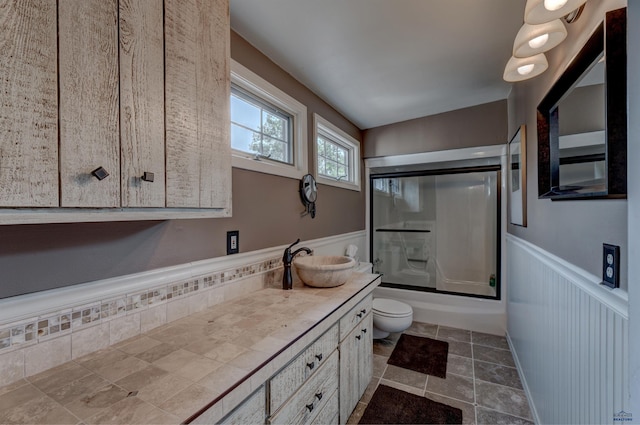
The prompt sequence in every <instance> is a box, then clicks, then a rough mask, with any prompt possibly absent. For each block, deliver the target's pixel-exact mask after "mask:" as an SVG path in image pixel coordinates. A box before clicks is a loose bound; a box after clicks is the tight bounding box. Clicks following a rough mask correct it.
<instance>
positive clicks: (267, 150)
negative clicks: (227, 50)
mask: <svg viewBox="0 0 640 425" xmlns="http://www.w3.org/2000/svg"><path fill="white" fill-rule="evenodd" d="M306 129H307V108H306V107H305V106H304V105H303V104H301V103H300V102H298V101H296V100H295V99H293V98H291V97H290V96H289V95H287V94H286V93H284V92H282V91H281V90H279V89H278V88H276V87H274V86H273V85H271V84H270V83H268V82H266V81H265V80H263V79H262V78H260V77H259V76H257V75H256V74H254V73H253V72H251V71H249V70H248V69H247V68H245V67H243V66H242V65H240V64H238V63H237V62H235V61H232V64H231V148H232V152H233V157H232V163H233V166H234V167H237V168H244V169H248V170H253V171H259V172H263V173H269V174H276V175H281V176H285V177H291V178H301V177H302V176H303V175H305V174H307V170H308V167H307V142H306V141H307V134H306V133H307V130H306Z"/></svg>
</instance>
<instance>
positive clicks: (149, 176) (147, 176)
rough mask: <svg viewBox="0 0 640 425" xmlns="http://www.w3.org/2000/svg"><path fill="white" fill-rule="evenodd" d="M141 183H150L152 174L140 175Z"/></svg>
mask: <svg viewBox="0 0 640 425" xmlns="http://www.w3.org/2000/svg"><path fill="white" fill-rule="evenodd" d="M140 178H141V179H142V180H143V181H145V182H150V183H152V182H153V180H154V175H153V173H150V172H148V171H145V172H144V174H143V175H142V177H140Z"/></svg>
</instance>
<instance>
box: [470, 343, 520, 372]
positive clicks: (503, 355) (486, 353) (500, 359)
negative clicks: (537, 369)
mask: <svg viewBox="0 0 640 425" xmlns="http://www.w3.org/2000/svg"><path fill="white" fill-rule="evenodd" d="M473 359H474V360H481V361H483V362H489V363H496V364H500V365H503V366H509V367H516V364H515V362H514V361H513V356H512V355H511V351H509V350H501V349H499V348H492V347H485V346H482V345H474V346H473Z"/></svg>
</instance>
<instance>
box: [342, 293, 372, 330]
mask: <svg viewBox="0 0 640 425" xmlns="http://www.w3.org/2000/svg"><path fill="white" fill-rule="evenodd" d="M372 306H373V295H372V294H369V295H367V296H366V297H365V298H364V299H363V300H362V301H360V302H359V303H358V304H356V306H355V307H353V308H352V309H351V310H349V312H348V313H347V314H345V315H344V316H342V318H341V319H340V341H342V340H343V339H344V338H345V337H346V336H347V335H348V334H349V332H351V330H352V329H353V328H354V327H356V326H357V325H358V323H360V322H361V321H362V319H364V317H365V316H366V315H367V313H369V312H370V311H371V307H372Z"/></svg>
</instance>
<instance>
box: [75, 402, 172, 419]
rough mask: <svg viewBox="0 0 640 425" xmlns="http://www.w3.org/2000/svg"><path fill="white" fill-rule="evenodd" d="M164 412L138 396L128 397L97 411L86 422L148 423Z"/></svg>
mask: <svg viewBox="0 0 640 425" xmlns="http://www.w3.org/2000/svg"><path fill="white" fill-rule="evenodd" d="M160 413H163V412H162V411H161V410H160V409H158V408H157V407H154V406H152V405H151V404H149V403H147V402H146V401H144V400H140V399H139V398H138V397H127V398H125V399H123V400H121V401H119V402H117V403H116V404H114V405H112V406H111V407H109V408H107V409H105V410H103V411H101V412H98V413H96V414H95V415H93V416H91V417H90V418H88V419H87V420H86V421H85V423H86V424H87V425H92V424H96V425H98V424H141V423H146V422H147V420H148V418H149V417H151V416H155V415H158V414H160Z"/></svg>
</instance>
